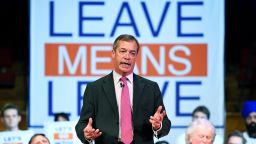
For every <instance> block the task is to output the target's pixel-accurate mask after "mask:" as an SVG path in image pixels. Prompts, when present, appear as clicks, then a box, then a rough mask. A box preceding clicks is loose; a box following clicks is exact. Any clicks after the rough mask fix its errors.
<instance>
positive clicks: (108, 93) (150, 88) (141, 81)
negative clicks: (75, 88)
mask: <svg viewBox="0 0 256 144" xmlns="http://www.w3.org/2000/svg"><path fill="white" fill-rule="evenodd" d="M160 105H162V106H163V107H164V105H163V100H162V96H161V92H160V89H159V86H158V84H157V83H156V82H153V81H150V80H148V79H145V78H142V77H140V76H138V75H136V74H133V113H132V122H133V133H134V138H133V139H134V142H135V143H136V144H153V131H152V126H151V123H150V122H149V118H150V116H153V115H154V113H155V112H156V110H157V108H158V106H160ZM89 117H92V119H93V128H95V129H99V130H100V131H101V132H102V135H101V136H100V137H98V138H96V139H95V143H96V144H117V142H118V134H119V114H118V107H117V101H116V94H115V88H114V80H113V73H110V74H109V75H107V76H105V77H102V78H100V79H98V80H96V81H95V82H92V83H89V84H88V85H87V87H86V90H85V93H84V99H83V107H82V110H81V114H80V119H79V121H78V123H77V125H76V133H77V136H78V137H79V139H80V140H81V141H82V142H83V143H88V142H87V141H86V140H85V138H84V133H83V129H84V128H85V127H86V126H87V123H88V119H89ZM170 128H171V121H170V120H169V119H168V117H167V116H166V117H165V118H164V120H163V123H162V129H161V131H160V133H159V134H158V137H162V136H165V135H167V134H168V133H169V131H170Z"/></svg>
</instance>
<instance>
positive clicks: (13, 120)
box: [1, 103, 21, 131]
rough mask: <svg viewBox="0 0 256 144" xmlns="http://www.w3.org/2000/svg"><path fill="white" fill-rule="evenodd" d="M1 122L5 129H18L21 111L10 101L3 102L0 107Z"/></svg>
mask: <svg viewBox="0 0 256 144" xmlns="http://www.w3.org/2000/svg"><path fill="white" fill-rule="evenodd" d="M1 122H2V123H3V125H4V127H5V129H6V130H7V131H17V130H19V123H20V122H21V112H20V109H19V108H18V106H16V105H15V104H12V103H7V104H5V105H4V106H3V107H2V109H1Z"/></svg>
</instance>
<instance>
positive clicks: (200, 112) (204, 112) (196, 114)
mask: <svg viewBox="0 0 256 144" xmlns="http://www.w3.org/2000/svg"><path fill="white" fill-rule="evenodd" d="M196 119H208V120H209V119H210V111H209V109H208V108H207V107H206V106H198V107H196V108H195V109H194V111H193V112H192V120H196Z"/></svg>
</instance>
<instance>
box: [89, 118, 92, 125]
mask: <svg viewBox="0 0 256 144" xmlns="http://www.w3.org/2000/svg"><path fill="white" fill-rule="evenodd" d="M88 125H90V126H92V118H89V122H88Z"/></svg>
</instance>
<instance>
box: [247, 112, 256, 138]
mask: <svg viewBox="0 0 256 144" xmlns="http://www.w3.org/2000/svg"><path fill="white" fill-rule="evenodd" d="M245 127H246V129H247V133H248V135H249V137H252V138H256V112H251V113H250V115H249V116H248V117H247V118H246V119H245Z"/></svg>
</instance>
